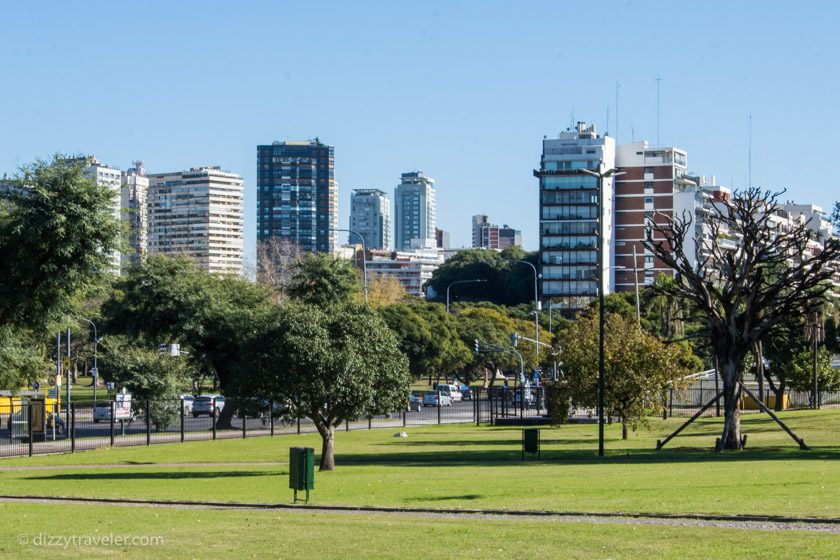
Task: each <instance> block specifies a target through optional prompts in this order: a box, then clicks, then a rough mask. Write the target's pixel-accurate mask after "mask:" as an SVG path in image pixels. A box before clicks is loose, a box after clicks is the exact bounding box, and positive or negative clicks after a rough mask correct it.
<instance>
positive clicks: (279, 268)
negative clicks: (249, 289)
mask: <svg viewBox="0 0 840 560" xmlns="http://www.w3.org/2000/svg"><path fill="white" fill-rule="evenodd" d="M302 254H303V251H301V249H300V246H299V245H298V244H297V243H295V242H294V241H289V240H288V239H283V238H281V237H270V238H269V239H268V240H267V241H262V242H260V243H259V245H258V246H257V283H258V284H261V285H263V286H267V287H269V288H270V289H271V291H272V294H273V295H272V297H273V299H274V301H275V303H280V304H282V303H283V301H284V300H285V297H286V289H287V287H288V285H289V283H290V282H291V280H292V278H293V277H294V275H295V264H296V263H297V261H298V259H300V257H301V255H302Z"/></svg>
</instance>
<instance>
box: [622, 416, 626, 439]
mask: <svg viewBox="0 0 840 560" xmlns="http://www.w3.org/2000/svg"><path fill="white" fill-rule="evenodd" d="M621 439H627V421H626V420H624V419H623V418H622V419H621Z"/></svg>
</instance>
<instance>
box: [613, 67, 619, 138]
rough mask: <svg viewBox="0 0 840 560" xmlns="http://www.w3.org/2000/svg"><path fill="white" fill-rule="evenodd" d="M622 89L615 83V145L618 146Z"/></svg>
mask: <svg viewBox="0 0 840 560" xmlns="http://www.w3.org/2000/svg"><path fill="white" fill-rule="evenodd" d="M619 89H621V84H620V83H618V82H615V132H613V134H614V135H615V136H614V137H615V143H616V144H618V90H619Z"/></svg>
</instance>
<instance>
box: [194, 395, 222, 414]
mask: <svg viewBox="0 0 840 560" xmlns="http://www.w3.org/2000/svg"><path fill="white" fill-rule="evenodd" d="M213 403H215V407H214V406H213ZM224 407H225V398H224V397H223V396H222V395H201V396H200V397H196V398H195V400H193V406H192V415H193V418H198V417H199V416H201V415H203V414H206V415H207V416H211V417H212V416H218V415H219V413H220V412H221V411H222V409H223V408H224Z"/></svg>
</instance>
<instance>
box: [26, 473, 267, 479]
mask: <svg viewBox="0 0 840 560" xmlns="http://www.w3.org/2000/svg"><path fill="white" fill-rule="evenodd" d="M278 474H283V473H282V472H280V473H278V472H277V471H198V472H196V471H181V472H136V473H131V472H128V473H127V472H97V473H93V472H90V473H73V474H56V475H41V476H29V477H26V479H27V480H53V481H59V480H180V479H208V478H243V477H256V476H277V475H278Z"/></svg>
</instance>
